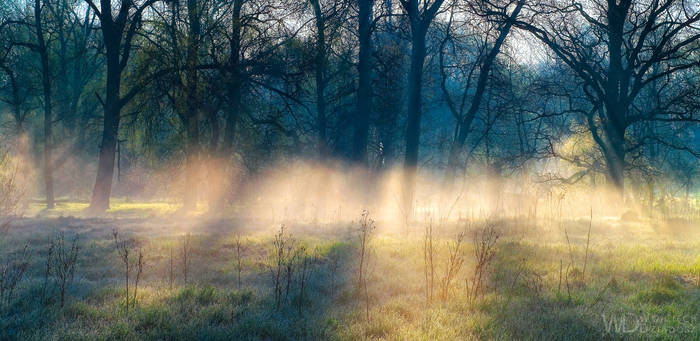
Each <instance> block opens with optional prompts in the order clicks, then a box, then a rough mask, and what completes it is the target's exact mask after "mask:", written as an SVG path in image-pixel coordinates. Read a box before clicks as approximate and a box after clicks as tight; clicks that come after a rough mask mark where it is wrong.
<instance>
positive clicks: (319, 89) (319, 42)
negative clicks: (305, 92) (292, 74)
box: [311, 0, 328, 160]
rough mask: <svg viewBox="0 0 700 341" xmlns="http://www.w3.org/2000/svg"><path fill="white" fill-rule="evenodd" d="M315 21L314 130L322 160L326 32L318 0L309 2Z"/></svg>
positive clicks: (325, 150) (325, 152) (324, 149)
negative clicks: (315, 130)
mask: <svg viewBox="0 0 700 341" xmlns="http://www.w3.org/2000/svg"><path fill="white" fill-rule="evenodd" d="M311 5H312V6H313V9H314V17H315V19H316V63H315V64H316V65H315V66H316V70H315V71H316V129H317V130H318V131H317V133H318V156H319V159H320V160H324V159H325V158H326V156H327V155H328V141H327V125H328V122H327V117H326V95H325V92H326V79H325V77H326V76H325V73H326V32H325V27H326V25H325V20H324V18H323V13H322V12H321V4H320V2H319V0H311Z"/></svg>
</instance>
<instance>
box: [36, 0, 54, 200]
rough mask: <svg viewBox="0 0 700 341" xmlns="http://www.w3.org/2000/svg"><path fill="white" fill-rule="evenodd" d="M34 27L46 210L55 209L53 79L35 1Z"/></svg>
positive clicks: (38, 1) (39, 11) (39, 7)
mask: <svg viewBox="0 0 700 341" xmlns="http://www.w3.org/2000/svg"><path fill="white" fill-rule="evenodd" d="M34 26H35V28H36V38H37V50H38V52H39V56H40V57H41V85H42V88H43V92H44V186H45V187H44V188H45V194H46V208H49V209H51V208H53V207H54V193H53V160H52V157H51V154H52V146H51V144H52V141H51V135H52V130H53V129H52V128H53V117H52V115H51V79H50V78H49V77H50V74H49V72H50V70H49V54H48V47H47V46H46V42H45V41H44V30H43V28H42V25H41V2H40V0H34Z"/></svg>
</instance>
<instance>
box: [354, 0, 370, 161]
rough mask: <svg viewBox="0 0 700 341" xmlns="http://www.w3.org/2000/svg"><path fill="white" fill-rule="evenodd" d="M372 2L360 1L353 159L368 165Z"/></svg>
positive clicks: (368, 0) (367, 0)
mask: <svg viewBox="0 0 700 341" xmlns="http://www.w3.org/2000/svg"><path fill="white" fill-rule="evenodd" d="M372 3H373V1H372V0H359V7H360V10H359V17H358V20H359V27H358V33H359V41H360V53H359V60H358V67H357V72H358V88H357V116H356V117H355V133H354V136H353V152H352V158H353V161H355V162H356V163H360V164H363V165H365V166H366V165H367V136H368V133H369V120H370V114H371V112H370V111H371V110H372V108H371V107H372V97H371V96H372V91H371V89H370V87H371V75H370V71H371V64H370V58H371V57H372V40H371V39H370V38H371V30H370V21H371V19H372Z"/></svg>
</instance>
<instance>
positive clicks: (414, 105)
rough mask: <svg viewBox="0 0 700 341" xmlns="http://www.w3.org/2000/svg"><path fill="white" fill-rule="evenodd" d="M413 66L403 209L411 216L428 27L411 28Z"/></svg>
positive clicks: (409, 77) (409, 94) (409, 76)
mask: <svg viewBox="0 0 700 341" xmlns="http://www.w3.org/2000/svg"><path fill="white" fill-rule="evenodd" d="M411 31H412V39H411V66H410V71H409V73H408V113H407V114H408V119H407V123H406V155H405V159H404V184H403V191H404V193H403V209H404V214H410V211H412V207H413V196H414V191H415V182H416V172H417V170H418V147H419V145H420V123H421V90H422V85H423V63H424V61H425V34H426V32H427V25H426V26H425V27H424V26H423V25H419V24H415V25H412V27H411Z"/></svg>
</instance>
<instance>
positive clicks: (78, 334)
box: [0, 202, 700, 340]
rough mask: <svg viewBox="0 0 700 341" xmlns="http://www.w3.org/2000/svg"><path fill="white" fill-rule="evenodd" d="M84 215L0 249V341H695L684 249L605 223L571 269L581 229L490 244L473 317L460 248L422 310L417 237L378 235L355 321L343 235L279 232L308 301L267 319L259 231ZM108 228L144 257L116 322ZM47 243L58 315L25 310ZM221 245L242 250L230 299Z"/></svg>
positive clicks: (265, 238)
mask: <svg viewBox="0 0 700 341" xmlns="http://www.w3.org/2000/svg"><path fill="white" fill-rule="evenodd" d="M84 208H85V204H77V203H68V202H65V203H60V204H59V205H58V206H57V208H56V209H55V210H53V212H44V213H39V214H38V216H37V217H36V218H31V219H25V220H21V221H19V222H17V223H16V226H15V227H14V228H13V229H12V230H11V231H10V233H9V234H8V235H7V236H6V237H5V238H3V239H2V241H0V257H3V258H4V257H6V255H8V254H10V253H11V252H12V251H13V250H16V249H18V248H19V247H21V246H22V245H24V244H25V243H28V244H29V245H30V249H31V254H32V257H31V267H30V269H29V271H28V273H27V275H26V277H25V280H24V281H23V282H22V284H21V286H20V288H19V290H18V292H17V294H16V295H15V298H14V299H13V300H12V302H10V303H9V304H2V305H0V317H1V318H0V340H231V339H244V340H248V339H250V340H288V339H309V340H319V339H331V340H355V339H386V340H455V339H487V340H512V339H533V340H541V339H551V340H561V339H584V340H586V339H588V340H599V339H630V340H636V339H662V340H693V339H695V340H700V241H699V239H698V238H697V236H696V235H683V236H674V235H672V234H671V235H659V236H656V238H655V239H653V240H651V239H646V238H636V237H629V236H635V235H634V233H632V231H629V230H624V229H622V228H621V227H620V225H619V223H617V222H616V224H617V225H616V228H615V229H612V228H610V226H607V225H603V224H601V225H600V226H595V228H594V232H593V233H592V238H591V247H590V250H589V257H588V259H587V260H586V259H585V232H586V229H585V228H581V226H580V225H581V224H582V223H581V222H577V221H570V222H566V223H565V225H564V226H566V227H567V229H568V230H569V233H570V236H571V240H573V241H574V243H573V244H572V245H571V246H569V245H568V244H567V243H566V242H565V241H564V239H563V237H562V236H561V235H558V234H557V233H549V234H548V235H547V236H544V235H543V232H541V231H539V230H537V229H531V230H530V231H529V232H528V233H525V234H521V233H518V234H508V233H507V232H508V231H505V232H506V235H505V236H504V237H503V238H502V240H500V241H499V244H498V250H497V253H496V258H495V259H494V261H493V263H492V265H491V267H490V269H489V271H488V274H489V276H488V279H487V282H486V283H487V289H488V290H487V291H486V293H485V295H484V296H483V297H482V298H480V299H478V300H476V301H474V302H472V301H470V300H468V299H467V298H466V294H465V293H466V291H467V289H466V288H465V279H467V278H469V276H470V275H471V273H472V271H473V266H474V263H473V259H472V258H473V249H472V244H471V241H468V242H467V243H466V249H465V250H464V251H465V255H466V257H467V258H466V262H465V266H464V267H463V270H462V271H461V272H460V273H459V274H458V276H457V279H456V280H455V282H454V285H453V287H452V288H451V291H450V295H449V297H448V299H447V300H445V301H441V300H439V299H436V300H435V301H433V302H426V299H425V296H424V288H425V283H424V277H423V276H424V272H423V270H424V266H423V253H422V252H423V251H422V250H423V249H422V247H423V240H422V236H421V235H420V233H417V232H414V233H409V234H402V235H396V234H391V233H383V232H378V234H377V235H376V236H375V238H374V239H373V242H372V244H371V245H372V252H371V255H372V257H371V258H370V260H371V261H370V263H369V286H368V296H369V303H370V304H369V320H368V319H367V316H366V314H367V312H366V305H365V304H366V302H365V300H364V296H363V295H362V294H361V292H358V290H357V288H356V281H357V248H356V246H357V241H356V239H357V234H356V233H352V231H348V229H347V224H343V225H342V226H339V227H338V229H333V228H324V229H323V230H322V231H321V230H317V229H315V228H314V226H302V225H298V224H296V225H295V224H293V223H291V224H288V226H289V230H290V232H291V233H292V234H293V236H294V237H295V238H296V239H297V241H298V243H300V244H304V245H305V246H306V247H307V249H308V250H310V251H312V252H313V253H314V254H315V258H314V261H313V262H312V272H311V275H310V279H309V282H308V284H307V285H308V287H307V294H306V295H302V293H301V292H300V288H299V287H298V284H294V283H293V285H292V287H291V290H290V293H289V296H288V297H287V298H286V300H284V304H283V306H282V307H281V308H280V309H276V306H275V300H274V297H273V295H272V280H271V275H270V271H269V270H268V268H267V266H266V264H268V261H269V259H268V253H269V252H270V251H271V249H272V241H273V235H274V228H275V227H274V226H268V225H266V224H262V223H259V222H255V221H246V220H236V219H223V220H222V219H205V218H203V217H199V218H198V217H196V216H194V217H193V216H188V217H179V216H177V215H175V212H176V207H174V206H172V205H170V204H167V203H127V202H118V203H115V204H114V205H113V208H112V211H110V212H109V213H108V215H107V216H106V218H99V219H95V218H75V216H78V212H80V211H81V210H83V209H84ZM70 216H74V217H70ZM66 217H68V218H66ZM125 218H129V219H125ZM517 224H518V222H511V223H510V224H508V226H514V225H517ZM378 225H379V228H380V229H379V230H380V231H381V222H379V223H378ZM115 227H116V228H119V229H120V231H121V232H120V234H121V235H123V236H128V237H133V238H135V239H137V240H138V241H139V245H141V247H142V249H143V250H144V253H145V260H146V268H145V271H144V276H143V279H142V282H141V283H140V284H139V294H138V297H137V302H136V304H135V307H133V308H131V309H129V311H128V312H127V310H126V307H125V304H124V285H123V268H122V265H121V263H120V262H119V259H118V256H117V253H116V251H115V249H114V246H113V244H112V241H111V231H112V229H113V228H115ZM418 229H420V227H418V228H417V230H418ZM60 231H62V232H63V233H65V234H66V235H68V236H70V235H72V234H75V233H77V234H79V236H80V246H81V253H80V257H79V260H78V269H77V272H76V276H75V279H74V281H73V283H72V285H71V286H70V287H69V289H68V299H67V303H66V306H65V307H63V308H60V307H59V306H58V304H57V302H56V300H55V298H54V299H52V300H49V301H48V302H42V301H41V300H40V293H41V288H42V284H43V266H44V259H45V258H44V257H45V255H46V250H47V248H48V245H47V241H48V238H49V236H52V235H55V234H56V233H58V232H60ZM185 233H191V234H192V236H193V237H192V245H193V248H192V255H191V263H190V266H189V274H188V278H189V281H188V283H187V284H185V283H183V276H182V265H181V261H180V259H179V254H180V250H181V247H182V245H181V241H182V235H183V234H185ZM236 234H240V235H242V237H243V239H244V245H245V249H244V259H243V267H244V269H243V272H242V284H243V285H242V287H240V288H239V287H238V286H237V271H236V267H235V247H234V246H235V243H234V240H235V238H234V236H235V235H236ZM450 235H451V232H444V233H439V237H438V240H437V241H436V243H435V245H436V248H437V252H438V253H437V257H436V265H437V273H438V277H439V276H441V274H442V273H443V272H444V266H445V265H444V259H445V257H446V252H447V251H446V250H447V247H446V243H445V238H448V237H449V236H450ZM625 236H627V237H625ZM171 250H172V252H173V254H174V255H175V259H174V269H175V283H174V285H173V287H172V288H171V287H170V283H169V282H168V276H169V264H170V253H171ZM572 260H573V262H572ZM569 263H572V264H571V268H572V269H575V270H572V271H571V272H570V278H569V283H568V285H566V281H565V280H564V283H563V284H561V285H560V276H559V273H560V265H562V264H563V265H564V267H566V266H568V265H569ZM584 263H585V266H586V272H585V273H583V271H582V269H583V267H584ZM333 264H337V266H334V265H333Z"/></svg>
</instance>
